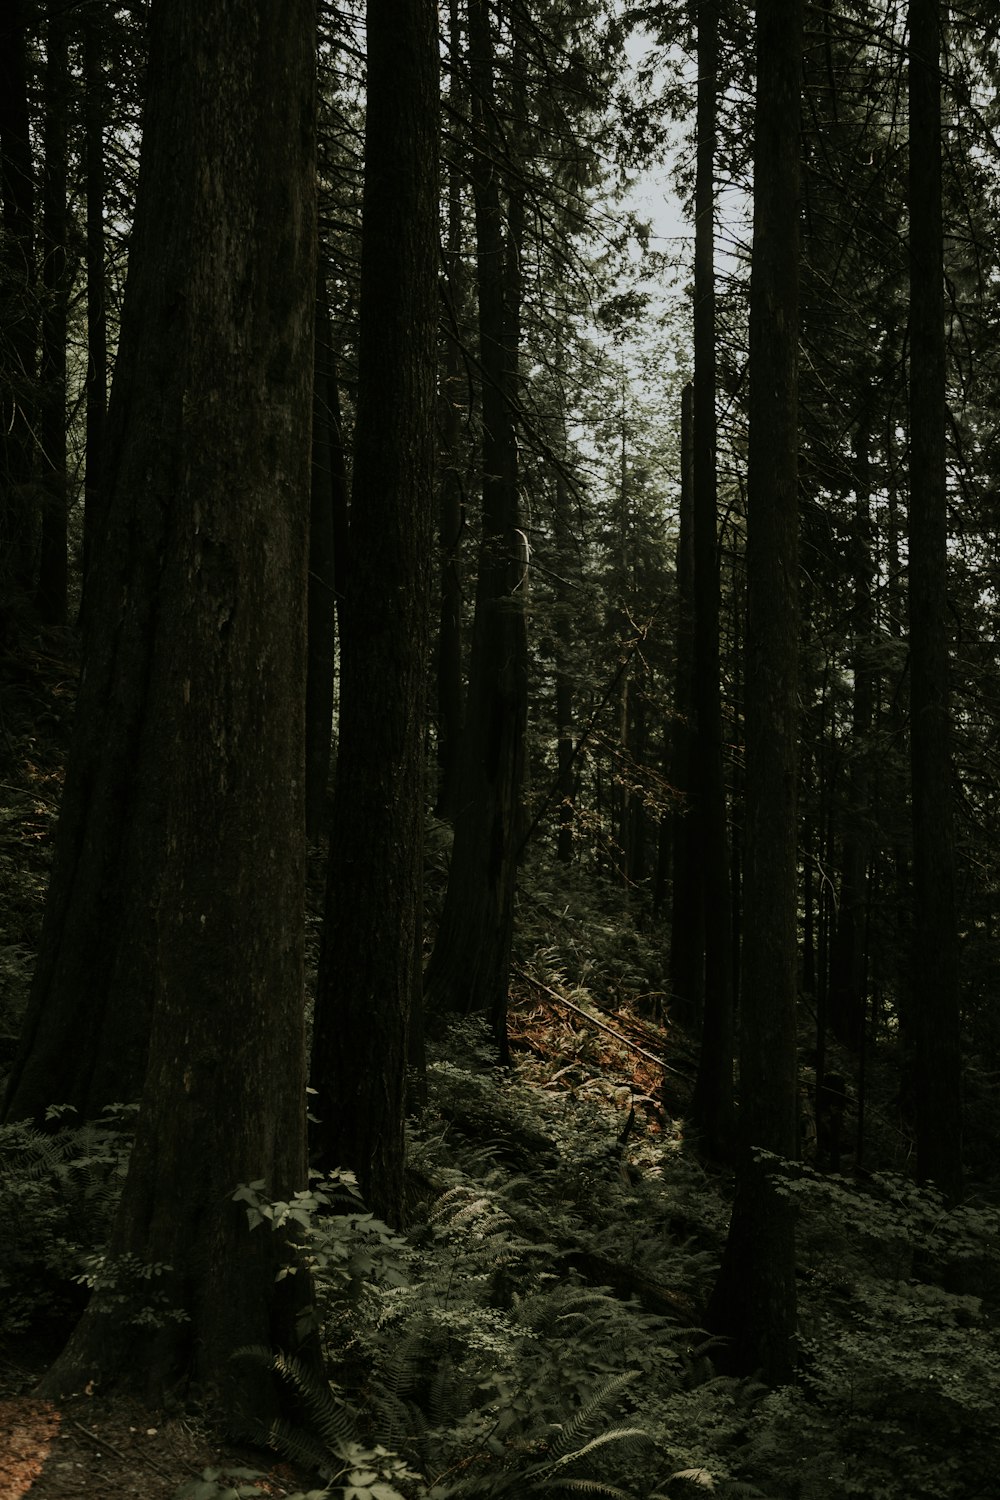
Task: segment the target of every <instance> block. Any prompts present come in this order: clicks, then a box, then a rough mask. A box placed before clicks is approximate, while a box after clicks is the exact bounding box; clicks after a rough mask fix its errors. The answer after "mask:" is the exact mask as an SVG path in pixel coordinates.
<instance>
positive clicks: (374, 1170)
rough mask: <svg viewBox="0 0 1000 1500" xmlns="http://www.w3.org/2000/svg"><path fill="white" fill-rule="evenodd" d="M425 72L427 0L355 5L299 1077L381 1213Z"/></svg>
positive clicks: (418, 612) (426, 522)
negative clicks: (347, 352) (349, 458)
mask: <svg viewBox="0 0 1000 1500" xmlns="http://www.w3.org/2000/svg"><path fill="white" fill-rule="evenodd" d="M438 66H439V64H438V42H437V9H436V6H435V5H434V4H433V3H432V0H406V4H405V5H403V6H400V5H399V4H398V3H397V0H369V5H368V109H367V125H366V133H365V196H364V218H363V231H362V234H363V239H362V264H361V345H360V363H359V371H358V410H357V426H356V437H355V452H354V485H353V494H352V503H351V522H350V537H349V550H350V560H349V565H348V570H347V584H346V597H345V601H344V608H343V611H342V615H341V628H342V635H341V683H340V735H339V748H338V757H337V771H336V785H335V792H334V808H333V829H332V834H331V860H330V872H329V880H328V885H327V905H326V920H325V928H324V943H323V952H322V955H321V958H320V974H319V987H318V992H317V998H316V1018H315V1024H314V1031H313V1057H312V1085H313V1087H314V1088H315V1089H316V1090H317V1096H318V1097H317V1099H316V1103H315V1109H314V1113H315V1114H316V1115H317V1116H318V1117H319V1120H318V1123H317V1125H316V1127H315V1131H314V1146H315V1159H316V1163H317V1165H319V1166H320V1167H323V1168H332V1167H336V1166H342V1167H350V1168H351V1169H352V1170H353V1171H355V1172H356V1174H357V1176H358V1181H359V1183H360V1186H361V1189H362V1192H363V1193H364V1195H365V1198H366V1200H367V1202H368V1204H369V1206H370V1207H371V1208H372V1209H374V1210H375V1212H377V1213H378V1214H379V1215H380V1216H381V1217H383V1218H386V1219H388V1220H390V1221H392V1222H395V1223H398V1222H400V1221H401V1219H402V1213H403V1105H404V1082H405V1069H406V1059H407V1027H408V1023H409V1018H410V1009H411V1002H412V998H413V994H414V991H415V989H416V987H417V986H418V984H419V982H420V971H419V952H420V936H421V928H420V896H421V873H422V860H423V835H422V830H423V820H424V774H423V761H424V729H425V723H426V703H425V671H426V665H427V660H426V658H427V646H428V628H429V627H428V621H429V615H430V564H431V545H432V530H433V503H432V502H433V478H434V475H433V467H434V449H433V432H434V402H435V373H436V358H437V355H436V331H437V167H436V163H437V131H438Z"/></svg>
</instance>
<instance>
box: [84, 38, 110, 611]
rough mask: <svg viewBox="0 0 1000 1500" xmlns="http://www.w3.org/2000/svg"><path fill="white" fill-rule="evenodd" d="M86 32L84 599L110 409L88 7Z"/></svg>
mask: <svg viewBox="0 0 1000 1500" xmlns="http://www.w3.org/2000/svg"><path fill="white" fill-rule="evenodd" d="M81 25H82V27H83V72H84V89H85V95H84V123H85V155H86V168H87V247H86V265H87V451H86V465H85V471H86V472H85V479H84V511H83V595H84V598H86V593H87V579H88V577H89V574H90V567H91V562H92V560H93V539H94V536H95V535H96V533H97V530H98V527H99V514H98V513H99V507H100V503H101V497H102V495H103V485H102V475H103V472H104V464H105V428H106V425H107V406H108V320H107V308H106V297H105V235H104V201H105V175H106V173H105V163H104V110H105V90H104V77H103V69H102V62H103V48H102V34H101V24H100V20H99V18H98V17H97V15H96V14H95V13H94V11H93V10H90V9H87V8H85V9H84V10H83V12H82V15H81Z"/></svg>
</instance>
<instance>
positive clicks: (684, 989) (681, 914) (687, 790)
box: [670, 385, 705, 1025]
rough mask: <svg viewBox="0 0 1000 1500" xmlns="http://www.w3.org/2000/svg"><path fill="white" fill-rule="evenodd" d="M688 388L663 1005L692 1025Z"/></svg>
mask: <svg viewBox="0 0 1000 1500" xmlns="http://www.w3.org/2000/svg"><path fill="white" fill-rule="evenodd" d="M694 716H695V707H694V387H693V386H691V385H686V386H685V387H684V390H683V392H682V394H681V505H680V528H679V535H678V540H677V668H676V675H675V681H674V718H673V729H672V734H671V747H670V781H671V784H672V785H673V787H674V788H675V789H676V791H677V792H678V793H679V794H680V796H681V799H682V800H681V801H680V802H679V803H678V807H677V810H676V812H675V813H674V837H673V854H674V858H673V890H672V900H671V915H670V1005H671V1009H672V1010H673V1011H674V1013H675V1015H676V1018H677V1019H678V1020H679V1021H681V1022H682V1023H684V1024H685V1025H691V1024H692V1023H693V1022H694V1021H695V1020H696V1019H700V1017H701V1009H702V1003H703V1001H704V996H705V903H704V901H703V900H702V886H703V881H704V868H703V857H704V851H703V841H702V837H701V821H700V804H699V802H698V799H697V795H696V791H695V787H694V779H695V733H694Z"/></svg>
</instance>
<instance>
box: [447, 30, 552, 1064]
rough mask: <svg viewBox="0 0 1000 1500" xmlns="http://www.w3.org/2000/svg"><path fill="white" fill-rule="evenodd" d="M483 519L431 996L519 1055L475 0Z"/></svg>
mask: <svg viewBox="0 0 1000 1500" xmlns="http://www.w3.org/2000/svg"><path fill="white" fill-rule="evenodd" d="M469 49H470V68H471V77H472V107H473V128H474V142H473V165H472V179H473V191H474V197H475V208H476V242H477V243H476V260H477V273H478V291H479V358H480V366H481V369H482V377H483V381H482V403H483V439H482V464H483V529H482V539H481V543H480V548H479V572H478V578H477V583H476V607H475V615H474V620H473V630H472V651H471V660H470V664H469V690H468V698H467V705H466V723H465V729H464V734H463V747H462V766H461V781H460V794H459V805H458V812H457V816H456V820H455V843H454V848H453V853H452V864H451V871H450V874H449V878H448V891H447V896H446V898H445V906H444V911H443V913H442V917H441V924H440V927H439V929H438V934H437V938H436V941H435V944H434V951H433V953H432V955H431V960H430V964H429V966H428V970H427V977H426V995H427V998H428V1003H429V1005H431V1006H434V1007H436V1008H438V1009H440V1010H446V1011H448V1010H450V1011H457V1012H459V1013H462V1014H470V1013H475V1012H483V1013H485V1015H486V1016H487V1017H488V1019H489V1022H490V1025H491V1027H492V1030H493V1034H494V1037H495V1038H496V1042H497V1046H498V1049H499V1051H500V1055H501V1057H502V1058H503V1059H504V1060H506V1058H507V1056H508V1048H507V988H508V980H509V973H510V948H511V939H512V935H513V925H514V893H515V886H516V881H517V855H518V847H519V833H520V827H519V825H520V821H521V795H522V784H523V777H524V737H525V724H526V720H527V636H526V632H525V619H524V609H523V586H524V583H525V575H526V569H527V555H526V550H525V545H524V539H523V536H522V533H521V530H520V524H519V523H520V516H519V506H518V491H517V474H518V464H517V440H516V436H515V428H514V417H513V404H512V403H513V397H514V394H515V391H516V384H517V358H518V344H519V320H520V292H521V289H520V252H521V245H520V236H519V224H520V213H521V209H520V200H519V194H520V193H521V191H522V188H521V185H520V183H514V184H512V185H511V190H510V193H509V196H508V201H507V204H506V209H507V214H506V223H507V233H506V235H505V233H504V223H505V215H504V212H503V207H502V205H501V193H500V173H501V168H500V162H501V161H502V160H503V155H502V152H501V143H500V142H499V140H498V139H497V125H496V119H497V116H496V109H495V99H494V78H493V41H492V37H491V33H490V16H489V7H488V5H487V4H486V3H485V0H472V3H471V4H470V6H469Z"/></svg>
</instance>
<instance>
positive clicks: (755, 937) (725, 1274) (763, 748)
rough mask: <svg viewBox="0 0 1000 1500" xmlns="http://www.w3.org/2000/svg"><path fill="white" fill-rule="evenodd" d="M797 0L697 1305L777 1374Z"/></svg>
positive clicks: (788, 1048)
mask: <svg viewBox="0 0 1000 1500" xmlns="http://www.w3.org/2000/svg"><path fill="white" fill-rule="evenodd" d="M802 12H803V8H802V4H801V0H762V3H761V4H759V5H758V7H757V70H758V71H757V110H756V119H755V132H756V137H755V149H754V233H753V259H752V267H751V283H750V449H749V474H748V519H747V606H748V614H747V636H746V690H745V703H746V790H745V799H744V805H745V808H746V833H745V860H746V863H745V874H744V883H743V889H744V937H743V982H742V986H741V989H742V1016H741V1031H740V1083H741V1095H740V1105H741V1113H740V1140H741V1146H742V1156H741V1159H740V1160H739V1161H738V1163H737V1184H736V1200H735V1203H734V1206H733V1217H732V1222H731V1225H730V1230H729V1238H728V1241H727V1244H726V1250H725V1256H724V1259H723V1266H722V1272H721V1275H720V1279H719V1283H718V1285H717V1286H716V1289H715V1292H714V1295H713V1298H712V1306H711V1309H710V1316H711V1319H712V1324H713V1326H714V1327H715V1328H717V1329H718V1330H719V1331H724V1332H725V1333H726V1334H727V1335H728V1337H729V1338H730V1339H731V1340H732V1350H733V1356H734V1360H735V1363H736V1364H737V1366H739V1367H740V1368H743V1369H759V1370H761V1371H762V1373H763V1375H764V1378H765V1379H766V1380H768V1381H769V1382H771V1383H773V1384H777V1383H780V1382H782V1381H785V1380H787V1379H789V1378H790V1376H791V1373H792V1365H793V1352H792V1350H793V1339H794V1334H795V1316H796V1309H795V1231H794V1219H793V1215H792V1211H791V1209H790V1207H789V1205H788V1204H787V1202H785V1201H784V1200H782V1199H781V1198H779V1197H778V1196H777V1195H776V1194H775V1192H774V1190H773V1187H772V1185H771V1181H770V1167H769V1161H768V1157H767V1156H761V1155H760V1153H761V1152H764V1153H770V1154H771V1155H776V1156H780V1157H785V1158H791V1157H794V1156H795V1155H796V1151H797V1124H798V1119H797V1116H798V1109H797V1091H798V1077H797V1058H796V999H797V987H798V985H797V981H798V972H797V967H798V966H797V956H798V931H797V869H796V853H797V837H796V835H797V829H796V790H797V772H798V765H797V742H798V729H799V725H798V691H797V679H798V638H799V614H798V595H799V580H798V459H797V454H798V401H797V387H798V280H799V236H798V210H799V202H798V198H799V176H800V174H799V101H800V93H801V65H802V24H803V22H802Z"/></svg>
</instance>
